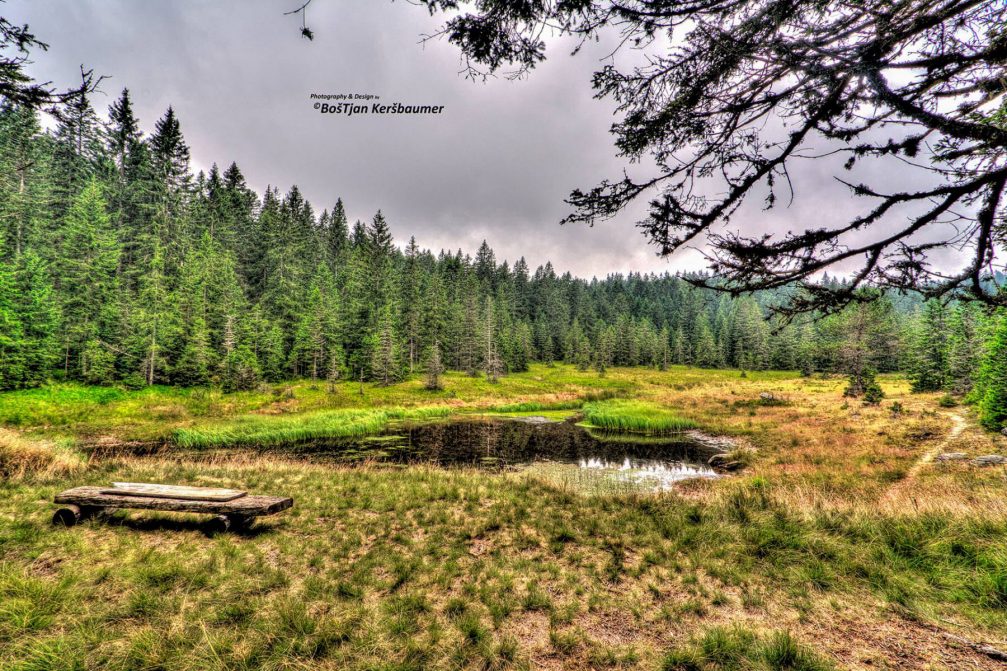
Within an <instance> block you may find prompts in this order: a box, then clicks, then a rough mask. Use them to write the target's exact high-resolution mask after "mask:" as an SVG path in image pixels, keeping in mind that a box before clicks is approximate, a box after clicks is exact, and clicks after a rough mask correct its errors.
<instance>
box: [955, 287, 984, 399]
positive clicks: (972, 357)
mask: <svg viewBox="0 0 1007 671" xmlns="http://www.w3.org/2000/svg"><path fill="white" fill-rule="evenodd" d="M948 331H949V334H948V383H949V386H950V391H951V392H953V393H955V394H962V395H965V394H968V393H969V392H971V391H972V387H973V386H974V385H975V382H976V378H977V375H978V371H979V364H980V361H981V359H982V354H983V343H984V333H983V318H982V314H981V312H980V310H979V306H977V305H975V304H973V303H960V304H958V305H957V306H955V309H954V311H953V312H952V313H951V318H950V322H949V326H948Z"/></svg>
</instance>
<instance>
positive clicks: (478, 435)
mask: <svg viewBox="0 0 1007 671" xmlns="http://www.w3.org/2000/svg"><path fill="white" fill-rule="evenodd" d="M284 451H285V452H287V453H291V452H292V453H294V454H296V455H297V456H299V457H301V458H303V459H307V460H311V461H323V462H324V461H335V462H340V463H346V462H353V461H359V460H371V461H383V462H391V463H405V464H408V463H435V464H439V465H443V466H454V465H463V466H475V467H479V468H486V469H505V468H506V469H518V470H531V471H534V472H536V473H548V474H550V475H551V476H557V477H559V479H560V480H562V481H564V482H565V481H567V480H570V479H571V478H572V479H574V480H585V481H591V482H614V483H622V484H626V485H631V486H632V487H633V488H636V489H639V488H642V489H647V490H666V489H669V488H670V487H671V486H672V485H673V484H674V483H676V482H679V481H681V480H684V479H687V478H697V477H699V478H714V477H717V474H716V473H715V472H714V471H713V469H711V468H710V467H709V466H707V459H709V457H710V456H711V455H712V454H713V453H712V452H711V451H710V450H709V449H707V448H704V447H703V446H701V445H699V444H698V443H696V442H694V441H692V440H690V439H688V438H687V437H685V436H669V437H661V438H647V437H642V436H628V435H626V434H609V435H606V434H596V433H592V432H589V431H587V430H586V429H584V428H581V427H579V426H576V425H575V424H573V423H570V422H550V423H543V422H526V421H514V420H507V419H466V420H458V421H449V422H434V423H427V424H416V425H408V426H401V427H398V428H396V429H395V430H393V431H389V432H387V433H384V434H381V435H378V436H370V437H366V438H359V439H350V440H338V441H326V442H323V443H311V444H302V445H289V446H285V448H284ZM578 472H579V473H578Z"/></svg>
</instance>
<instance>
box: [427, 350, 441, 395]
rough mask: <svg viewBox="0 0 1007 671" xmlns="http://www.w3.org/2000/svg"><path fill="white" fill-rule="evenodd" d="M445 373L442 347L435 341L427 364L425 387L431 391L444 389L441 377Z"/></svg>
mask: <svg viewBox="0 0 1007 671" xmlns="http://www.w3.org/2000/svg"><path fill="white" fill-rule="evenodd" d="M443 373H444V364H443V363H441V345H440V343H439V342H437V341H434V344H433V345H431V346H430V354H429V355H428V356H427V363H426V382H425V384H424V386H425V387H426V388H427V389H428V390H430V391H438V390H440V389H443V386H442V385H441V375H442V374H443Z"/></svg>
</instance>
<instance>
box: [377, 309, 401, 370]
mask: <svg viewBox="0 0 1007 671" xmlns="http://www.w3.org/2000/svg"><path fill="white" fill-rule="evenodd" d="M371 351H372V354H371V357H372V358H371V376H372V377H373V379H374V380H376V381H377V382H378V383H379V384H381V385H382V386H388V385H390V384H392V383H393V382H397V381H398V380H399V379H401V376H402V368H401V363H400V358H399V343H398V339H397V337H396V334H395V322H394V320H393V318H392V310H391V306H388V305H386V306H384V308H382V310H381V311H380V316H379V319H378V329H377V332H376V333H375V335H374V344H373V346H372V348H371Z"/></svg>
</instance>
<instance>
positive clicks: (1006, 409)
mask: <svg viewBox="0 0 1007 671" xmlns="http://www.w3.org/2000/svg"><path fill="white" fill-rule="evenodd" d="M979 380H980V383H979V390H978V391H979V421H980V422H982V425H983V426H984V427H986V428H987V429H989V430H990V431H999V430H1000V429H1002V428H1003V427H1005V426H1007V317H1005V316H1004V315H1000V317H999V319H998V321H997V325H996V327H995V329H994V331H993V335H992V337H991V339H990V341H989V343H988V344H987V347H986V354H985V356H984V358H983V362H982V367H981V368H980V370H979Z"/></svg>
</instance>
